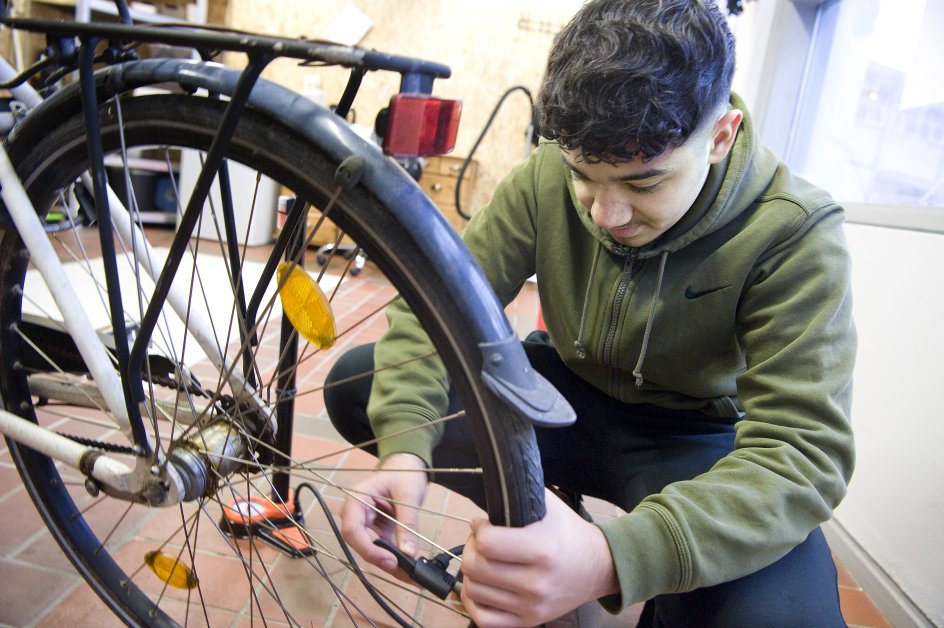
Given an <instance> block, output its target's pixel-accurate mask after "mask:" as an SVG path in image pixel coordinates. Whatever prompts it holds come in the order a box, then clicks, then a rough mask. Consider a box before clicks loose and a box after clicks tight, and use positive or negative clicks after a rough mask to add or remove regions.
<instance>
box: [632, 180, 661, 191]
mask: <svg viewBox="0 0 944 628" xmlns="http://www.w3.org/2000/svg"><path fill="white" fill-rule="evenodd" d="M661 184H662V182H661V181H660V182H659V183H653V184H652V185H643V186H639V185H630V186H629V188H630V189H631V190H632V191H633V192H636V193H637V194H652V193H653V192H655V191H656V190H658V189H659V186H660V185H661Z"/></svg>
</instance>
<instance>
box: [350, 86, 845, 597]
mask: <svg viewBox="0 0 944 628" xmlns="http://www.w3.org/2000/svg"><path fill="white" fill-rule="evenodd" d="M732 104H733V106H735V107H737V108H739V109H742V110H744V109H745V108H744V107H743V104H742V103H741V102H740V101H739V100H738V98H737V97H736V96H734V97H733V100H732ZM842 223H843V211H842V209H841V207H839V206H838V205H837V204H836V203H835V202H834V201H833V200H832V199H831V198H830V197H829V196H828V195H827V194H826V193H825V192H823V191H822V190H819V189H817V188H815V187H813V186H812V185H810V184H809V183H807V182H806V181H804V180H802V179H800V178H797V177H796V176H794V175H793V174H791V173H790V171H789V170H788V169H787V168H786V166H785V165H784V164H782V163H780V162H779V161H778V160H777V159H776V158H775V157H774V155H773V154H772V153H771V152H769V151H768V150H767V149H766V148H764V147H762V146H760V145H759V143H758V142H757V138H756V136H755V133H754V131H753V129H752V126H751V121H750V118H749V117H748V116H747V114H746V112H745V118H744V122H743V124H742V126H741V129H740V130H739V132H738V136H737V139H736V142H735V145H734V147H733V148H732V150H731V153H730V155H729V156H728V158H727V159H726V160H724V161H723V162H721V163H719V164H716V165H714V166H712V167H711V169H710V172H709V175H708V179H707V182H706V183H705V186H704V188H703V190H702V192H701V194H700V195H699V197H698V198H697V199H696V201H695V203H694V204H693V205H692V207H691V209H690V210H689V211H688V212H687V213H686V214H685V216H684V217H683V218H682V220H681V221H680V222H679V223H678V224H676V225H675V226H674V227H672V228H671V229H670V230H669V231H668V232H666V233H665V234H664V235H663V236H662V237H660V238H659V239H657V240H656V241H654V242H653V243H652V244H650V245H647V246H645V247H643V248H640V249H629V248H626V247H623V246H621V245H619V244H618V243H616V242H615V241H613V240H612V239H611V238H610V237H609V235H608V234H607V233H606V232H605V231H603V230H601V229H600V228H598V227H597V226H596V225H595V224H594V223H593V221H592V220H591V218H590V215H589V211H588V209H587V208H586V207H584V206H582V205H581V204H580V203H579V201H578V200H577V198H576V196H575V194H574V189H573V185H572V183H571V180H570V177H569V175H568V172H567V171H566V170H565V167H564V165H563V162H562V160H561V155H560V149H559V147H558V146H557V145H556V144H555V143H553V142H543V143H542V144H541V145H540V146H539V147H538V149H537V150H536V151H535V152H534V154H533V155H532V157H531V158H530V160H529V161H528V162H527V163H525V164H523V165H521V166H519V167H518V168H516V169H515V170H514V171H513V172H512V173H511V174H510V175H509V176H508V177H507V178H506V179H505V180H504V181H503V182H502V183H501V184H500V185H499V187H498V188H497V190H496V192H495V195H494V197H493V199H492V201H491V202H490V203H489V204H488V206H487V207H485V208H484V209H482V210H481V211H480V212H479V213H477V214H476V215H475V217H474V218H473V219H472V221H471V222H470V223H469V225H468V228H467V229H466V230H465V232H464V234H463V239H464V241H465V242H466V244H467V245H468V247H469V249H470V250H471V251H472V253H473V254H474V255H475V257H476V259H477V260H478V261H479V263H480V264H481V266H482V268H483V270H484V271H485V274H486V275H487V277H488V279H489V280H490V281H491V283H492V286H493V287H494V289H495V291H496V293H497V294H498V296H499V298H500V299H501V301H502V302H503V303H508V302H510V301H511V300H512V299H513V298H514V296H515V295H516V294H517V292H518V291H519V289H520V288H521V286H522V285H523V283H524V282H525V280H526V279H527V278H528V277H530V276H531V275H532V274H536V275H537V284H538V291H539V293H540V298H541V304H542V309H543V315H544V320H545V322H546V325H547V329H548V333H549V334H550V337H551V340H552V342H553V344H554V346H555V347H556V348H557V350H558V352H559V353H560V355H561V357H562V358H563V360H564V362H565V363H566V364H567V366H568V367H570V368H571V369H572V370H573V371H574V373H575V374H577V375H578V376H580V377H582V378H583V379H585V380H586V381H588V382H590V383H591V384H593V385H595V386H597V387H598V388H600V389H601V390H603V391H605V392H606V393H608V394H610V395H612V396H613V397H616V398H618V399H621V400H624V401H626V402H632V403H651V404H655V405H659V406H664V407H668V408H684V409H699V410H701V411H702V413H703V414H704V415H705V417H706V419H713V420H717V418H719V417H721V418H731V419H732V420H736V419H739V420H738V422H737V426H736V437H735V449H734V451H733V452H732V453H730V454H729V455H727V456H725V457H724V458H722V459H721V460H720V461H719V462H718V463H717V464H715V466H714V467H713V468H712V469H711V470H710V471H708V472H707V473H704V474H703V475H700V476H698V477H695V478H692V479H691V480H687V481H683V482H676V483H674V484H671V485H669V486H667V487H666V488H665V489H664V490H663V491H661V492H660V493H658V494H655V495H652V496H650V497H648V498H646V499H645V500H644V501H643V502H641V503H640V504H639V505H638V506H637V507H636V508H634V509H633V510H632V511H631V512H630V513H628V514H626V515H624V516H622V517H619V518H617V519H615V520H612V521H608V522H604V523H601V524H600V527H601V529H602V530H603V532H604V534H605V535H606V538H607V540H608V542H609V544H610V549H611V551H612V554H613V559H614V563H615V566H616V570H617V574H618V577H619V581H620V587H621V595H620V596H617V597H615V598H613V599H609V600H605V601H604V602H605V603H606V605H607V606H608V607H610V608H611V609H613V610H615V609H618V608H619V607H620V606H625V605H628V604H631V603H634V602H637V601H640V600H645V599H648V598H650V597H652V596H654V595H658V594H662V593H671V592H682V591H689V590H692V589H695V588H699V587H703V586H710V585H713V584H718V583H720V582H725V581H728V580H732V579H735V578H738V577H741V576H744V575H747V574H749V573H752V572H754V571H756V570H758V569H760V568H762V567H765V566H766V565H768V564H770V563H772V562H774V561H775V560H777V559H778V558H780V557H781V556H783V555H784V554H786V553H787V552H788V551H789V550H790V549H792V548H793V547H795V546H796V545H798V544H799V543H801V542H802V541H803V540H804V539H805V538H806V536H807V535H808V534H809V533H810V531H811V530H813V529H814V528H815V527H816V526H817V525H819V524H820V523H822V522H823V521H825V520H827V519H828V518H829V517H830V516H831V514H832V511H833V508H834V507H835V506H836V505H837V504H838V503H839V501H840V499H841V498H842V497H843V495H844V494H845V489H846V484H847V482H848V480H849V477H850V475H851V473H852V468H853V462H854V450H853V437H852V431H851V427H850V420H849V413H850V396H851V380H852V368H853V362H854V359H855V346H856V341H855V331H854V327H853V323H852V317H851V311H852V307H851V298H850V292H849V290H850V278H849V275H850V262H849V257H848V253H847V250H846V244H845V238H844V234H843V228H842ZM391 310H392V311H391V312H390V314H389V316H390V321H391V329H392V330H393V331H391V332H390V333H388V336H387V338H385V339H384V340H383V341H382V342H381V343H379V345H378V348H377V353H376V359H377V361H378V362H379V363H381V364H382V363H384V361H396V360H397V359H398V357H399V359H402V357H403V356H404V355H407V354H409V353H410V352H411V351H415V350H416V349H415V344H414V343H416V342H417V337H416V334H415V329H414V328H413V327H412V326H411V323H409V322H408V320H409V318H410V317H409V316H404V315H403V313H402V312H400V311H399V310H397V308H391ZM411 345H412V346H411ZM421 381H422V378H421V377H419V376H417V377H416V378H414V379H413V380H412V381H409V382H407V381H405V380H404V379H402V378H401V379H394V378H393V376H392V375H390V376H386V375H380V376H378V377H375V383H374V389H373V392H372V397H371V402H370V407H369V414H370V416H371V421H372V425H373V427H374V429H375V431H376V432H377V433H378V434H390V433H394V432H396V431H398V430H401V429H403V428H404V427H406V426H409V425H414V424H416V423H417V422H420V421H428V420H431V419H433V418H436V417H438V416H441V414H442V412H443V411H444V408H445V405H444V404H445V396H444V395H445V392H444V386H445V382H444V380H442V379H440V380H439V382H438V385H435V386H429V385H423V384H422V383H420V382H421ZM577 414H578V417H579V414H580V409H579V408H577ZM693 420H694V419H693ZM416 434H417V433H416V432H414V433H413V434H412V435H409V436H403V437H398V438H394V439H391V440H390V441H388V442H382V444H381V455H388V454H390V453H393V452H395V451H410V452H413V453H416V454H417V455H419V456H421V457H422V458H424V459H425V460H426V461H427V462H429V460H430V452H431V449H432V447H433V446H434V444H435V442H436V438H437V435H436V433H435V432H430V433H429V434H428V435H425V436H417V435H416Z"/></svg>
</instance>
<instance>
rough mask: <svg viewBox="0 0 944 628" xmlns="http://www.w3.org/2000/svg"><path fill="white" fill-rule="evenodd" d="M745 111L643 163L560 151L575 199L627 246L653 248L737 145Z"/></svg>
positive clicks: (732, 113)
mask: <svg viewBox="0 0 944 628" xmlns="http://www.w3.org/2000/svg"><path fill="white" fill-rule="evenodd" d="M740 122H741V112H740V111H738V110H736V109H734V110H729V111H728V112H727V113H725V114H724V115H723V116H722V117H721V119H720V120H719V121H718V122H717V124H716V125H715V126H714V127H713V128H709V129H707V130H706V131H702V132H696V133H695V134H694V135H692V137H690V138H689V140H688V141H687V142H685V143H684V144H682V145H681V146H679V147H678V148H674V149H670V150H667V151H666V152H665V153H663V154H662V155H660V156H658V157H656V158H655V159H652V160H650V161H648V162H645V163H643V161H642V160H640V159H634V160H633V161H624V162H618V163H615V164H609V163H606V162H597V163H593V164H591V163H587V162H586V161H584V160H583V154H582V153H581V152H580V150H573V151H570V150H564V149H562V157H563V160H564V164H565V165H566V166H567V169H568V170H570V173H571V176H572V178H573V182H574V189H575V191H576V193H577V199H578V200H579V201H580V202H581V203H582V204H583V205H584V206H586V207H587V208H589V210H590V216H591V217H592V218H593V221H594V222H595V223H596V224H597V226H599V227H600V228H602V229H605V230H606V231H607V232H608V233H609V234H610V236H611V237H612V238H613V239H614V240H616V241H617V242H619V243H620V244H623V245H625V246H628V247H632V248H638V247H641V246H644V245H646V244H649V243H650V242H652V241H653V240H655V239H656V238H658V237H659V236H660V235H662V234H663V233H665V232H666V231H668V230H669V229H670V228H671V227H672V226H673V225H675V223H677V222H678V221H679V220H680V219H681V218H682V216H684V215H685V212H687V211H688V209H689V208H690V207H691V206H692V203H694V202H695V199H696V198H697V197H698V194H699V192H701V188H702V186H703V185H704V183H705V179H706V178H707V177H708V168H709V167H710V166H711V164H713V163H716V162H718V161H720V160H721V159H723V158H724V157H725V156H726V155H727V153H728V151H729V150H730V148H731V145H732V144H733V142H734V136H735V135H736V133H737V127H738V126H739V125H740Z"/></svg>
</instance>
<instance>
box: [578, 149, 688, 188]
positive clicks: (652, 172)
mask: <svg viewBox="0 0 944 628" xmlns="http://www.w3.org/2000/svg"><path fill="white" fill-rule="evenodd" d="M561 161H563V162H564V166H565V167H566V168H570V169H571V170H573V171H574V172H576V173H577V174H579V175H580V176H581V177H584V178H585V179H589V178H590V177H588V176H587V175H585V174H584V173H583V172H581V171H580V168H578V167H577V166H576V165H574V164H573V163H571V162H570V161H569V160H568V159H567V157H565V156H564V154H563V153H561ZM670 172H671V170H667V169H664V168H649V169H648V170H643V171H642V172H636V173H633V174H627V175H624V176H621V177H616V178H615V179H614V181H644V180H646V179H652V178H653V177H660V176H662V175H664V174H668V173H670Z"/></svg>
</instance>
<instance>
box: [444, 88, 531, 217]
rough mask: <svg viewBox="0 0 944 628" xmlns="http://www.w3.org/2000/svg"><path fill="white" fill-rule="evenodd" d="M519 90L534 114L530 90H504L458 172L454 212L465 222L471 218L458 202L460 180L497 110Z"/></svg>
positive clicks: (460, 186)
mask: <svg viewBox="0 0 944 628" xmlns="http://www.w3.org/2000/svg"><path fill="white" fill-rule="evenodd" d="M518 90H521V91H522V92H524V95H525V96H527V97H528V103H530V105H531V112H532V114H533V112H534V98H533V97H532V96H531V90H529V89H528V88H527V87H525V86H524V85H515V86H514V87H510V88H508V89H507V90H505V93H504V94H502V95H501V98H499V99H498V103H497V104H496V105H495V108H494V109H492V114H491V115H490V116H489V118H488V121H487V122H486V123H485V126H484V127H483V128H482V132H481V133H479V137H478V139H477V140H475V144H473V145H472V150H470V151H469V154H468V156H467V157H466V158H465V161H463V162H462V168H461V169H460V170H459V177H458V178H457V180H456V211H457V212H458V213H459V215H460V216H462V217H463V218H464V219H466V220H471V219H472V216H471V215H469V214H467V213H465V212H464V211H463V210H462V202H461V201H460V200H459V193H460V191H461V190H462V179H463V177H465V171H466V170H467V169H468V167H469V164H470V163H472V156H473V155H475V151H476V150H477V149H478V147H479V144H481V143H482V140H483V139H484V138H485V134H486V133H487V132H488V129H489V127H491V126H492V122H494V121H495V117H496V116H497V115H498V112H499V110H500V109H501V107H502V105H503V104H504V102H505V99H507V98H508V97H509V96H510V95H511V94H513V93H514V92H516V91H518ZM532 132H533V125H531V126H529V127H528V137H530V136H531V134H532Z"/></svg>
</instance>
